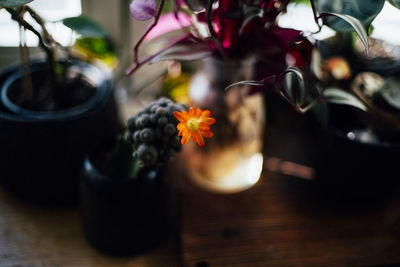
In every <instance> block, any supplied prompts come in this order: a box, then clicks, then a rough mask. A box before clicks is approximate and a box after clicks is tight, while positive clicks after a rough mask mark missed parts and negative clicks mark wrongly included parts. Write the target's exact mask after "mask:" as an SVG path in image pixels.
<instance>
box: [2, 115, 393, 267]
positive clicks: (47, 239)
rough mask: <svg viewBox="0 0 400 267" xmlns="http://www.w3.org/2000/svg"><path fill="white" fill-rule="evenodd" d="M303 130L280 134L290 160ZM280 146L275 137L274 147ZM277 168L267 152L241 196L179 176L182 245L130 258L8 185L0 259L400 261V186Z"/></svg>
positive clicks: (86, 264)
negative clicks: (94, 242) (99, 245)
mask: <svg viewBox="0 0 400 267" xmlns="http://www.w3.org/2000/svg"><path fill="white" fill-rule="evenodd" d="M279 116H280V117H281V116H282V113H281V112H279ZM282 121H284V120H282ZM295 121H296V122H301V119H298V118H297V119H296V120H295ZM298 125H301V123H299V124H296V123H294V124H293V125H292V126H293V127H294V128H297V127H298ZM270 132H272V133H273V130H271V131H270ZM299 132H301V131H298V129H292V128H291V129H286V131H284V132H282V131H280V130H279V131H277V132H276V134H277V135H279V136H280V137H281V138H284V139H285V140H284V142H275V141H274V142H272V143H273V144H278V145H277V146H276V147H275V151H289V152H290V156H291V157H293V158H287V159H286V160H291V161H294V160H296V159H297V158H299V157H301V158H302V157H303V154H304V151H306V150H307V149H308V148H309V144H310V143H312V140H311V141H310V140H308V141H307V140H305V141H304V140H303V141H298V139H297V138H299V136H300V134H299ZM283 133H284V134H283ZM293 136H295V139H294V137H293ZM306 136H308V134H306ZM290 140H291V141H290ZM270 149H271V150H270ZM273 150H274V149H273V146H271V145H270V146H269V148H268V150H267V152H268V153H270V152H271V151H273ZM276 155H277V154H276ZM276 155H275V156H276ZM301 163H303V164H306V163H307V162H301ZM268 168H270V169H271V166H270V165H269V163H268V160H267V161H266V164H265V170H264V171H263V175H262V178H261V179H260V181H259V182H258V184H257V185H256V186H254V187H253V188H251V189H249V190H247V191H245V192H242V193H239V194H234V195H216V194H211V193H207V192H204V191H201V190H199V189H198V188H196V187H194V186H193V185H192V184H191V183H190V182H188V180H187V179H185V177H184V176H183V175H176V178H179V179H178V180H179V181H180V183H179V184H178V185H179V186H178V188H179V190H178V196H179V197H178V200H179V204H180V209H179V212H178V214H179V229H180V237H179V240H177V241H179V242H180V248H179V250H176V248H175V246H174V243H175V241H176V240H170V241H169V242H167V243H164V244H162V245H161V246H160V247H158V248H156V249H154V250H152V251H149V252H148V253H146V254H143V255H139V256H135V257H128V258H118V257H108V256H106V255H103V254H101V253H99V252H97V251H96V250H95V249H93V248H92V247H91V246H90V245H89V244H88V243H87V242H86V240H85V239H84V237H83V234H82V232H81V227H80V216H79V210H78V209H77V208H69V209H60V208H44V207H40V206H35V205H32V204H29V203H26V202H22V201H19V200H17V199H15V198H13V197H11V196H9V195H8V194H7V193H6V192H4V191H2V190H1V187H0V267H8V266H9V267H11V266H22V267H35V266H62V267H64V266H83V267H90V266H96V267H97V266H138V267H140V266H144V267H146V266H155V267H156V266H157V267H170V266H171V267H173V266H180V265H183V266H184V267H211V266H212V267H214V266H230V267H235V266H246V267H247V266H250V267H257V266H384V265H390V266H397V265H399V264H400V194H399V191H398V190H397V189H396V188H393V189H394V190H392V191H391V192H390V194H389V193H387V194H382V195H380V196H375V198H371V199H355V198H352V197H351V196H352V195H351V194H350V198H346V199H342V198H341V197H340V196H339V194H336V192H335V191H332V190H326V188H321V187H319V186H317V184H316V183H315V182H314V181H311V180H306V179H299V178H295V177H292V176H285V175H282V174H280V173H277V172H272V171H269V170H268ZM272 169H273V168H272Z"/></svg>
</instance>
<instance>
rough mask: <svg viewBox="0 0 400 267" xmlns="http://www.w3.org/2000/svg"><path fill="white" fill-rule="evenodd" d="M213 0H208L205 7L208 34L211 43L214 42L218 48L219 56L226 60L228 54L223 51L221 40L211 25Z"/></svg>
mask: <svg viewBox="0 0 400 267" xmlns="http://www.w3.org/2000/svg"><path fill="white" fill-rule="evenodd" d="M213 2H214V1H213V0H208V5H207V9H206V20H207V27H208V30H209V31H210V35H211V40H212V41H213V43H214V44H215V46H216V48H217V49H218V51H219V52H220V54H221V56H222V57H223V58H224V59H225V60H228V56H227V55H226V53H225V50H224V48H223V46H222V44H221V40H220V39H219V38H218V35H217V33H216V32H215V31H214V27H213V25H212V20H213V13H212V11H213V9H212V6H213Z"/></svg>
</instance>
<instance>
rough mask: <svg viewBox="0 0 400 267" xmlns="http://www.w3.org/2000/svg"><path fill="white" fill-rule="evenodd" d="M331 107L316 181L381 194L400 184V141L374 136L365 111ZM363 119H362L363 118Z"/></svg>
mask: <svg viewBox="0 0 400 267" xmlns="http://www.w3.org/2000/svg"><path fill="white" fill-rule="evenodd" d="M325 106H326V108H327V109H328V110H327V112H326V113H325V115H326V116H327V118H326V119H327V120H326V121H325V123H324V125H323V127H322V128H321V132H320V134H319V138H318V139H317V140H318V150H319V151H318V155H319V157H318V161H317V164H316V166H315V171H316V181H317V182H318V183H319V184H321V185H323V186H325V187H326V188H329V189H330V190H331V191H333V192H335V193H339V192H340V193H344V194H347V195H348V194H350V195H353V196H365V197H380V196H384V195H386V194H388V193H390V192H396V191H397V190H398V188H399V186H400V174H399V169H398V166H397V164H398V155H399V154H400V143H395V142H384V141H380V140H379V139H375V138H370V137H369V136H370V133H371V130H370V129H368V128H367V127H366V126H363V125H362V121H363V119H362V116H365V114H362V112H360V111H358V110H356V109H355V108H352V107H349V106H343V105H325ZM360 121H361V122H360Z"/></svg>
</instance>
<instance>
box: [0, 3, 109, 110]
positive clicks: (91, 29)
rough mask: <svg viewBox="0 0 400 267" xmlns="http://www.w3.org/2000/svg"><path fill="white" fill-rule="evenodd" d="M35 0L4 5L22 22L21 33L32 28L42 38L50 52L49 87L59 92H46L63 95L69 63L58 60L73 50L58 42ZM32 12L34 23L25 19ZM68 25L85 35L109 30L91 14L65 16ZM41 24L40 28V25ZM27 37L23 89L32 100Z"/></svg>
mask: <svg viewBox="0 0 400 267" xmlns="http://www.w3.org/2000/svg"><path fill="white" fill-rule="evenodd" d="M32 1H33V0H0V9H3V8H4V9H5V10H6V11H7V12H8V13H9V14H10V15H11V18H12V19H13V20H14V21H16V22H17V23H18V24H19V26H20V27H19V28H20V33H21V35H22V36H24V35H25V31H30V32H32V33H33V34H34V35H35V36H36V37H37V38H38V40H39V46H40V48H42V50H43V51H44V52H45V54H46V62H47V66H48V67H47V78H48V82H49V84H50V86H47V87H48V90H54V91H55V92H48V93H46V95H49V96H52V97H57V96H59V95H61V93H60V92H59V91H61V90H62V89H61V87H62V86H63V84H64V81H65V80H66V77H65V76H64V75H65V74H66V72H65V65H63V64H60V63H59V61H58V59H57V58H58V57H59V53H61V52H62V53H64V54H65V55H66V58H67V59H71V58H72V54H71V52H70V49H69V48H68V47H64V46H62V45H61V44H60V43H59V42H57V41H56V40H55V39H54V38H53V36H52V35H51V34H50V33H49V31H48V30H47V28H46V22H45V20H44V19H43V18H42V17H41V16H40V15H39V14H38V13H37V12H36V11H35V10H33V9H32V8H31V7H30V6H29V5H26V4H28V3H30V2H32ZM26 14H29V15H30V16H31V17H32V18H33V20H34V23H35V24H37V25H32V24H31V23H30V22H28V20H26V19H25V15H26ZM63 23H64V25H66V26H67V27H69V28H71V29H72V30H74V31H76V32H78V33H79V34H81V35H82V36H87V37H96V38H99V37H105V36H106V33H105V31H104V29H103V28H101V27H100V26H99V25H98V24H96V23H95V22H93V21H91V20H90V19H89V18H87V17H84V16H79V17H71V18H66V19H64V20H63ZM36 26H38V27H39V28H40V30H38V29H37V27H36ZM24 41H25V38H21V40H20V63H21V70H22V75H21V76H22V78H21V79H22V89H23V93H22V94H21V97H22V98H23V99H22V100H21V102H23V103H32V102H33V101H34V90H33V83H32V77H31V71H30V67H29V66H30V59H29V49H28V47H27V46H26V44H25V43H24Z"/></svg>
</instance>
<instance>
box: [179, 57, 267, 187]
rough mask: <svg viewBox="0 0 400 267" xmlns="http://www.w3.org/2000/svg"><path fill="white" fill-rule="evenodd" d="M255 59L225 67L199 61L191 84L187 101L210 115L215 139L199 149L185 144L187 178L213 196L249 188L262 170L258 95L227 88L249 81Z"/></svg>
mask: <svg viewBox="0 0 400 267" xmlns="http://www.w3.org/2000/svg"><path fill="white" fill-rule="evenodd" d="M254 62H255V61H254V59H248V60H246V61H241V62H227V61H221V60H218V59H216V58H212V57H211V58H206V59H204V60H203V67H202V69H201V70H199V71H198V72H197V73H196V74H195V75H194V76H193V78H192V80H191V82H190V86H189V96H190V99H191V105H192V106H193V107H196V108H197V107H200V108H202V109H208V110H210V111H211V116H212V117H213V118H215V120H216V122H215V124H213V125H212V127H211V131H212V132H213V134H214V136H213V137H212V138H211V139H207V140H205V143H206V144H205V146H204V147H199V146H198V145H197V144H195V143H194V142H189V143H188V144H187V145H186V146H185V149H184V153H183V155H184V158H185V160H186V162H187V172H188V175H189V177H190V179H191V181H193V182H194V184H196V185H198V186H199V187H201V188H203V189H206V190H207V191H211V192H216V193H236V192H240V191H243V190H245V189H247V188H249V187H251V186H253V185H254V184H255V183H257V181H258V180H259V178H260V175H261V171H262V166H263V155H262V146H263V130H264V128H265V125H264V124H265V118H264V117H265V111H264V102H263V99H262V95H261V94H258V93H253V94H251V87H250V86H246V85H237V86H233V87H231V88H229V89H228V90H225V88H226V87H227V86H228V85H231V84H232V83H235V82H238V81H241V80H249V79H251V78H252V76H253V72H254V71H253V70H254Z"/></svg>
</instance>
